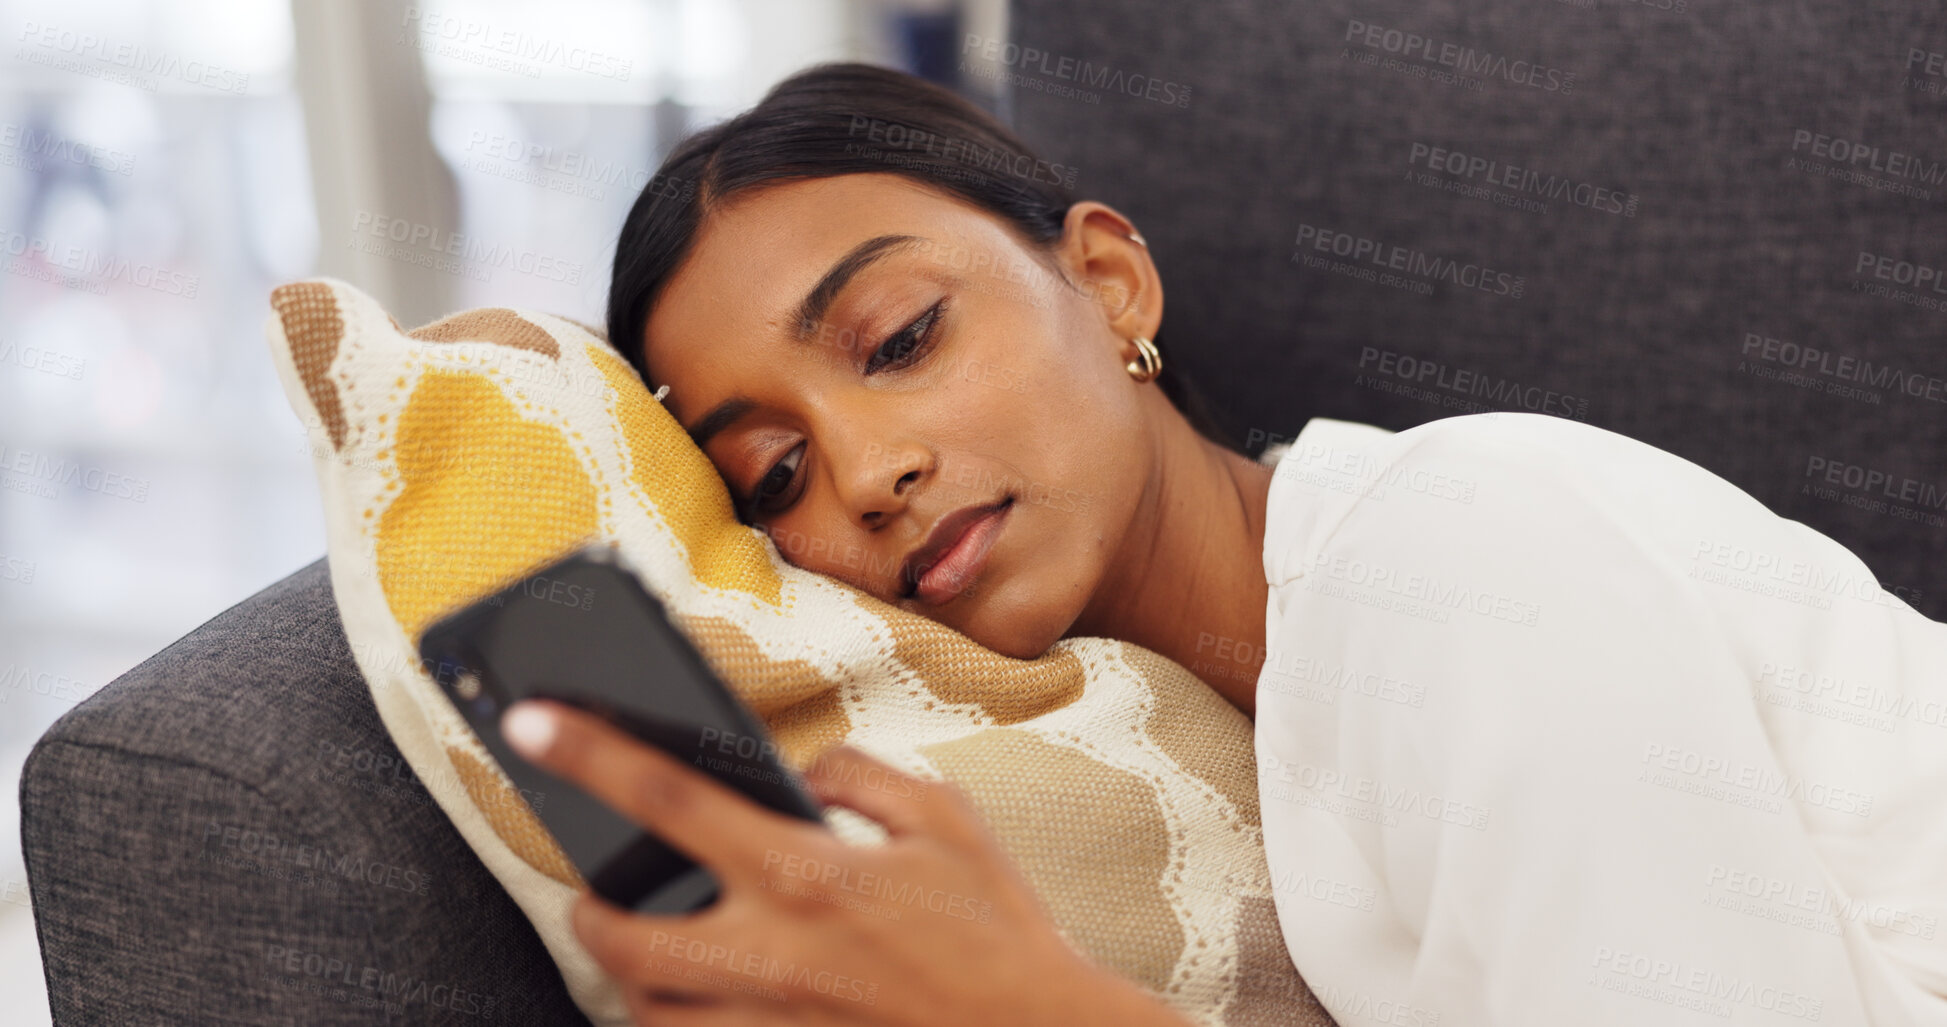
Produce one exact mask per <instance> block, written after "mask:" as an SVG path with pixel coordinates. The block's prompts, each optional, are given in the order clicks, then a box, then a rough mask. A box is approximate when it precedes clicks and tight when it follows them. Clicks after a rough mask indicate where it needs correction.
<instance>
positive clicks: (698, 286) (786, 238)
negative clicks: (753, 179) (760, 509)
mask: <svg viewBox="0 0 1947 1027" xmlns="http://www.w3.org/2000/svg"><path fill="white" fill-rule="evenodd" d="M889 234H898V235H914V236H919V237H921V238H922V239H926V240H929V241H930V242H931V243H933V244H934V245H933V246H931V247H917V248H915V249H914V250H912V251H908V252H906V253H897V252H896V253H894V254H892V255H890V256H888V257H887V258H886V259H885V260H884V261H882V262H881V263H882V265H885V266H881V267H875V268H868V269H867V270H865V271H863V272H861V273H860V274H859V276H858V277H857V279H856V282H857V283H858V284H859V285H862V284H864V283H865V282H867V281H869V280H870V279H871V278H872V277H873V276H874V275H875V274H877V273H884V271H885V270H886V266H891V265H896V264H898V263H901V262H907V263H909V264H910V262H912V261H914V260H920V261H924V262H926V263H927V264H928V265H929V266H931V267H934V268H936V269H938V270H940V271H945V264H946V262H945V261H944V260H937V259H936V258H940V257H942V256H944V255H946V254H948V253H950V252H951V251H950V249H943V248H942V247H944V248H951V247H967V248H971V249H976V250H992V249H995V248H998V247H1016V248H1019V247H1020V245H1021V242H1020V241H1019V240H1018V239H1017V238H1016V233H1015V232H1014V231H1013V230H1012V229H1011V227H1010V226H1008V225H1007V224H1006V223H1004V222H1002V221H1001V220H1000V219H999V218H996V217H994V216H992V215H990V214H988V213H987V212H986V211H983V210H981V209H980V208H978V207H975V206H974V205H972V204H971V203H968V202H967V201H965V200H962V199H960V198H959V197H957V196H953V195H951V194H949V193H945V192H941V191H935V190H934V189H931V188H929V187H927V186H925V185H923V184H921V183H919V182H915V181H913V180H912V179H909V178H906V177H904V176H900V175H891V174H881V173H866V174H850V175H838V176H834V177H830V178H818V179H808V180H803V181H797V182H788V183H783V184H780V185H775V186H765V187H761V188H758V189H756V190H753V191H751V192H747V193H743V194H740V195H739V196H737V197H736V198H735V199H734V200H733V201H731V202H730V203H727V204H725V205H723V206H722V207H719V208H718V209H717V210H716V211H714V212H713V213H712V214H711V216H710V217H708V218H707V219H705V221H704V223H703V225H702V226H701V227H700V229H699V230H698V232H697V237H696V240H695V244H694V245H693V246H692V247H691V250H690V253H689V255H688V257H687V258H686V259H685V260H684V262H683V264H682V266H680V267H679V268H678V269H677V271H676V273H675V274H674V275H672V276H671V277H670V279H669V282H668V284H667V285H666V286H665V287H664V289H663V291H662V294H661V295H660V296H659V297H658V298H657V301H656V305H655V308H654V309H653V310H651V311H650V314H649V319H648V323H647V324H646V325H645V333H644V339H645V357H646V362H647V363H648V365H649V368H650V371H651V377H652V378H653V379H654V380H656V381H657V382H666V381H669V380H670V375H671V373H672V372H673V373H675V374H677V375H679V376H680V375H681V373H682V372H683V370H684V369H686V368H693V367H695V366H697V365H696V363H695V361H697V360H699V359H708V358H710V357H712V356H714V357H716V358H719V359H721V358H722V357H725V356H729V355H730V353H731V352H750V351H752V350H754V349H755V348H756V347H759V346H763V345H771V344H778V343H781V342H783V341H785V340H786V339H788V337H789V336H790V335H791V333H792V332H794V331H795V329H796V328H797V325H796V312H797V308H798V304H799V302H800V301H801V300H802V299H803V298H804V296H805V294H806V293H807V292H809V291H810V290H811V288H812V287H813V286H814V285H816V284H817V282H818V280H819V278H821V277H823V276H824V274H825V272H826V271H827V270H828V269H830V267H831V266H832V264H833V263H835V262H837V261H838V260H839V259H840V258H841V257H843V256H844V255H845V254H846V253H847V252H848V251H850V250H851V249H852V247H854V246H856V245H858V244H859V243H861V242H863V241H865V240H867V239H870V238H872V237H874V236H878V235H889ZM963 266H964V263H963ZM856 287H857V286H856V285H855V286H854V288H856ZM848 291H849V290H848ZM675 393H676V390H675V389H674V388H672V389H671V394H670V401H671V405H672V406H673V407H679V408H681V409H682V411H683V413H684V414H686V415H688V416H696V415H697V414H699V413H700V410H695V409H688V408H685V407H681V402H682V401H681V400H679V399H678V398H677V396H676V394H675Z"/></svg>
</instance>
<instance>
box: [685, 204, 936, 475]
mask: <svg viewBox="0 0 1947 1027" xmlns="http://www.w3.org/2000/svg"><path fill="white" fill-rule="evenodd" d="M925 241H926V240H924V239H922V238H920V237H919V236H916V235H875V236H873V237H872V238H870V239H867V240H866V241H864V242H862V243H859V244H858V245H857V246H854V247H852V249H851V250H850V251H849V252H847V253H846V254H845V255H844V256H843V257H840V258H838V260H837V262H836V263H834V264H832V266H831V268H830V270H828V271H826V272H825V274H824V277H822V278H820V279H818V284H816V285H814V286H812V287H811V291H810V292H807V293H805V297H804V299H803V300H800V301H799V302H798V314H797V328H796V330H795V331H794V332H793V338H794V339H796V340H797V341H798V342H804V341H806V340H807V339H808V338H809V337H810V335H811V334H812V332H813V330H814V329H815V328H816V326H817V325H818V324H819V323H820V322H822V321H823V320H824V319H825V314H826V312H827V311H829V310H830V309H831V305H832V303H834V302H835V301H837V299H838V294H839V293H841V292H843V291H845V286H846V285H848V284H850V283H851V281H852V279H853V277H854V276H856V275H857V274H858V273H859V272H861V271H863V270H865V269H866V268H868V267H871V266H872V265H873V264H874V263H875V262H877V261H879V260H881V259H883V258H885V257H887V256H889V255H891V254H892V253H895V252H897V251H899V250H902V249H905V248H907V247H910V246H912V245H914V244H916V243H923V242H925ZM756 407H757V402H756V401H755V400H753V399H751V398H750V397H748V396H741V395H739V396H732V397H730V398H729V399H726V400H724V401H723V402H721V403H718V404H717V405H716V406H714V407H711V408H710V412H709V413H707V414H704V415H703V417H702V418H701V419H700V420H698V421H697V422H696V427H694V428H691V429H689V435H690V441H691V442H694V443H696V448H698V449H702V448H703V447H704V445H705V444H707V443H708V442H709V441H710V440H711V439H713V438H715V437H716V436H717V433H719V432H721V431H723V430H724V429H725V428H728V427H730V426H731V425H732V424H735V423H736V422H737V421H738V420H739V419H740V418H742V417H743V416H744V415H745V414H748V413H750V412H751V411H752V410H754V409H756Z"/></svg>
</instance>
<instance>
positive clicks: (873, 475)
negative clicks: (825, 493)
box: [836, 442, 931, 530]
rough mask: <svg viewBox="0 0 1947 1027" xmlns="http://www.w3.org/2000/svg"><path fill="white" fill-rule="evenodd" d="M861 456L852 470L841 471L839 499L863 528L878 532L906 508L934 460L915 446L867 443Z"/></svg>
mask: <svg viewBox="0 0 1947 1027" xmlns="http://www.w3.org/2000/svg"><path fill="white" fill-rule="evenodd" d="M858 454H859V455H858V457H857V458H856V459H855V460H854V461H853V466H851V467H845V466H842V461H841V466H840V467H839V468H838V474H837V475H836V477H837V479H838V488H839V492H840V499H841V501H843V502H844V503H845V505H846V506H847V507H848V508H850V510H851V513H852V516H853V517H855V518H856V519H857V521H858V523H859V524H860V525H862V526H864V527H865V528H867V529H868V530H870V529H876V528H878V527H879V526H880V525H882V524H885V523H887V522H888V521H890V520H892V518H894V517H896V516H897V515H898V514H899V512H900V511H902V510H904V509H905V508H906V504H907V502H908V501H909V499H910V496H911V494H912V489H913V486H915V485H917V484H919V481H920V479H921V478H922V477H924V476H925V474H926V469H927V467H928V466H929V464H930V460H931V458H930V457H929V455H928V454H927V450H926V447H924V446H921V445H919V444H917V443H914V442H896V443H887V442H868V443H865V444H864V445H863V446H861V447H859V449H858Z"/></svg>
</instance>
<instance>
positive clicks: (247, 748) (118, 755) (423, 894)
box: [20, 560, 587, 1025]
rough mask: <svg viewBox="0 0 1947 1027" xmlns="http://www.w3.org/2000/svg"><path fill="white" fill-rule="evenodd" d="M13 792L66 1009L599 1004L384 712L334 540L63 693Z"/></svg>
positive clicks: (495, 1014) (96, 1017) (159, 1013)
mask: <svg viewBox="0 0 1947 1027" xmlns="http://www.w3.org/2000/svg"><path fill="white" fill-rule="evenodd" d="M20 799H21V807H22V841H23V843H24V847H25V849H26V856H27V869H28V879H29V883H30V886H31V889H32V896H33V902H34V917H35V924H36V927H37V929H38V931H39V933H40V943H41V956H42V959H43V960H44V961H45V964H46V970H47V981H48V991H49V998H50V1003H51V1005H52V1008H53V1013H54V1018H55V1021H56V1022H57V1023H61V1024H118V1025H119V1024H150V1023H153V1024H187V1023H196V1024H220V1023H238V1024H294V1025H310V1024H364V1023H373V1022H386V1021H391V1022H408V1023H515V1024H528V1023H550V1024H554V1023H582V1024H585V1023H587V1020H586V1019H585V1018H584V1017H582V1015H581V1014H580V1012H579V1011H578V1010H577V1009H576V1008H575V1006H574V1003H573V1002H572V1001H570V999H569V998H568V993H567V990H566V988H565V987H564V986H563V985H562V982H561V976H560V974H559V973H558V972H557V971H556V970H555V967H554V963H553V961H552V960H550V959H549V958H548V954H547V952H546V950H545V949H543V948H542V946H541V942H540V939H539V938H538V937H536V936H535V934H534V931H533V929H532V928H531V927H529V926H528V923H527V919H526V918H525V917H524V916H522V915H521V912H520V910H519V909H518V908H516V907H515V905H514V903H513V900H511V899H509V898H508V897H507V893H506V892H505V891H503V890H502V889H501V887H500V885H499V883H498V882H497V881H495V880H494V879H493V877H492V875H490V874H488V873H487V870H486V868H485V867H484V866H482V865H481V864H480V861H479V860H478V859H477V858H475V857H474V855H473V853H472V851H471V850H469V849H468V848H467V846H466V843H465V842H464V841H462V840H461V838H460V836H459V833H458V832H456V831H455V830H454V829H453V827H452V825H451V824H450V823H449V822H448V821H447V820H446V817H445V815H444V814H442V813H441V812H440V810H439V808H438V807H437V806H435V805H434V804H433V799H432V796H431V795H430V794H429V793H428V792H427V791H426V789H425V787H424V785H422V784H421V783H420V782H419V781H418V780H416V779H415V778H414V777H413V775H412V772H411V771H410V770H408V769H406V768H405V764H404V762H403V760H402V759H401V758H400V756H399V753H398V750H397V749H396V748H394V747H393V745H392V742H391V739H390V738H389V737H388V736H387V735H386V733H385V728H384V725H382V724H381V723H380V722H379V717H378V711H377V709H375V708H374V707H373V705H372V700H371V696H370V694H369V693H368V692H367V691H366V688H365V683H364V680H363V679H362V678H361V677H360V676H359V672H358V668H357V666H356V665H355V664H354V663H353V662H352V654H351V650H350V648H349V647H348V646H347V644H346V641H345V634H344V630H343V628H342V627H341V626H340V624H339V620H338V611H337V608H336V606H335V605H334V604H333V602H332V594H331V585H330V581H329V579H328V578H327V575H326V571H325V564H324V561H323V560H319V561H318V562H316V563H313V564H311V565H309V566H307V567H305V568H304V569H303V570H300V571H298V572H297V573H295V574H293V575H291V576H290V577H289V578H286V579H284V580H283V581H280V582H278V583H277V584H275V585H273V586H271V587H270V588H268V589H266V590H264V591H263V592H260V593H258V594H257V595H255V596H253V597H251V598H250V599H248V600H246V601H245V602H243V603H241V604H239V605H237V606H236V607H234V608H232V609H231V610H229V611H228V612H226V613H224V614H222V615H221V616H218V617H216V618H215V619H213V620H211V621H210V622H209V623H208V624H205V625H203V626H202V627H200V628H198V629H197V630H195V631H194V632H192V633H190V634H189V635H188V636H187V637H185V638H183V639H182V640H181V641H179V642H177V643H175V644H174V645H172V646H170V647H169V648H167V649H165V650H163V651H162V652H161V653H159V654H157V655H156V656H154V657H151V658H150V659H149V660H148V661H146V662H145V663H143V664H142V665H141V666H140V667H137V668H136V669H135V670H133V671H130V672H129V673H128V674H126V675H124V676H123V677H121V678H119V679H117V680H116V681H115V682H113V683H112V684H110V685H108V686H107V687H105V688H104V689H102V690H101V691H100V692H99V693H97V694H96V695H95V696H93V697H92V698H90V699H89V700H88V701H86V702H84V703H82V704H81V705H80V706H78V707H77V708H75V709H74V710H73V711H71V712H69V713H68V715H67V716H65V717H63V718H62V719H61V720H60V722H58V723H57V724H55V725H54V727H53V728H51V729H50V730H49V731H48V733H47V734H46V735H45V736H44V737H43V738H42V739H41V741H40V744H39V745H38V746H36V747H35V749H34V751H33V754H32V755H31V756H30V757H29V759H28V761H27V766H26V769H25V771H24V773H23V775H22V778H21V788H20ZM380 1001H384V1002H389V1003H392V1006H391V1007H389V1008H388V1007H386V1006H380V1005H374V1004H370V1003H376V1002H380Z"/></svg>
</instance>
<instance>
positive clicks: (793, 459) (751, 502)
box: [738, 442, 804, 524]
mask: <svg viewBox="0 0 1947 1027" xmlns="http://www.w3.org/2000/svg"><path fill="white" fill-rule="evenodd" d="M803 460H804V443H802V442H800V443H798V444H797V445H795V446H792V447H791V451H790V452H789V453H786V454H784V459H782V460H779V461H778V462H777V463H774V464H772V465H771V469H770V470H768V471H765V472H764V476H763V477H762V478H759V479H757V484H756V485H755V486H753V487H752V488H751V490H750V498H749V499H746V500H744V507H743V510H742V511H740V516H739V517H738V519H739V520H741V521H743V522H744V523H745V524H749V523H751V522H752V521H755V520H756V519H757V515H758V514H775V513H781V512H783V511H784V510H785V509H786V508H788V507H789V506H790V505H791V504H789V503H782V504H780V503H779V502H778V498H779V497H781V496H783V495H785V494H786V492H787V490H789V489H790V488H791V484H792V483H793V482H794V481H796V480H797V477H798V464H799V463H800V462H801V461H803Z"/></svg>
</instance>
